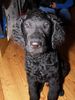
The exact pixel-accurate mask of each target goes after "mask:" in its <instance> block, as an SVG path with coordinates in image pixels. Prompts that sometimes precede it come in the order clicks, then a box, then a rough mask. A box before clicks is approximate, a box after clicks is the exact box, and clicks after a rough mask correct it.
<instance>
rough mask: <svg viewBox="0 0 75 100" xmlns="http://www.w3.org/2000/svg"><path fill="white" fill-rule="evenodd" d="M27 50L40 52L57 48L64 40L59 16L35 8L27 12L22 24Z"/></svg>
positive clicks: (35, 52)
mask: <svg viewBox="0 0 75 100" xmlns="http://www.w3.org/2000/svg"><path fill="white" fill-rule="evenodd" d="M21 28H22V32H23V35H24V40H25V46H26V51H27V52H29V53H31V54H39V53H44V52H48V51H49V50H51V49H56V47H57V45H59V44H60V43H62V41H64V35H65V34H64V30H63V28H62V26H61V25H60V22H59V20H58V18H57V17H56V16H55V15H52V14H46V13H44V12H41V11H38V10H33V11H30V12H28V13H27V17H26V19H24V20H23V22H22V24H21Z"/></svg>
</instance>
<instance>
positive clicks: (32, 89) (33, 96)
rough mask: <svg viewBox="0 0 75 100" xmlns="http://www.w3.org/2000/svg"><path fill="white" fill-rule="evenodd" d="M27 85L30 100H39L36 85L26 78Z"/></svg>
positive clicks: (29, 78)
mask: <svg viewBox="0 0 75 100" xmlns="http://www.w3.org/2000/svg"><path fill="white" fill-rule="evenodd" d="M28 84H29V95H30V100H39V98H40V93H39V92H38V86H37V83H36V82H35V81H34V80H33V79H32V78H31V77H28Z"/></svg>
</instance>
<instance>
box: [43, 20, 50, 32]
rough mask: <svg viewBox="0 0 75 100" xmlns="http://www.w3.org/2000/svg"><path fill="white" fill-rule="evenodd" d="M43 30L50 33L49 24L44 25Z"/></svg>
mask: <svg viewBox="0 0 75 100" xmlns="http://www.w3.org/2000/svg"><path fill="white" fill-rule="evenodd" d="M43 29H44V30H45V31H48V29H49V23H47V22H44V24H43Z"/></svg>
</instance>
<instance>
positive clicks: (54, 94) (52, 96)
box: [48, 78, 60, 100]
mask: <svg viewBox="0 0 75 100" xmlns="http://www.w3.org/2000/svg"><path fill="white" fill-rule="evenodd" d="M49 85H50V89H49V93H48V100H57V98H58V94H59V90H60V85H59V80H56V78H53V79H52V80H51V81H50V82H49Z"/></svg>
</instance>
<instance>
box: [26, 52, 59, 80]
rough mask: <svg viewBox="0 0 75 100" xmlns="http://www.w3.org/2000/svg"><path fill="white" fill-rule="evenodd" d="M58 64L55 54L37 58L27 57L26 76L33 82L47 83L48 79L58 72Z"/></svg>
mask: <svg viewBox="0 0 75 100" xmlns="http://www.w3.org/2000/svg"><path fill="white" fill-rule="evenodd" d="M58 63H59V62H58V57H57V54H56V53H55V52H54V53H52V52H51V53H49V54H44V55H42V56H38V57H31V56H27V59H26V70H27V74H28V75H30V76H31V77H33V78H34V79H35V80H38V81H39V80H42V81H48V80H49V79H50V77H52V76H55V75H56V73H57V72H58V65H59V64H58Z"/></svg>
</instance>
